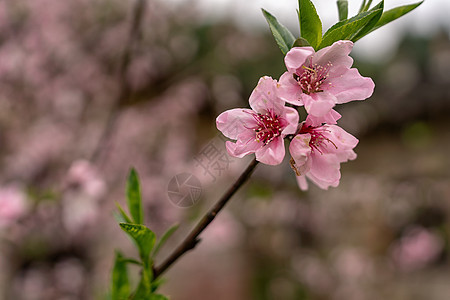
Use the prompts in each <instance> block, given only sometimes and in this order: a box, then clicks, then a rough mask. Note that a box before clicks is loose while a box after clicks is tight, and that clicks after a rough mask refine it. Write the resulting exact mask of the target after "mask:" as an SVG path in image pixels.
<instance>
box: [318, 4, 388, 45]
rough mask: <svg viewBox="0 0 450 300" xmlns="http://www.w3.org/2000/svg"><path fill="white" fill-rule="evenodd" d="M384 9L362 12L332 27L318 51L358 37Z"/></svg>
mask: <svg viewBox="0 0 450 300" xmlns="http://www.w3.org/2000/svg"><path fill="white" fill-rule="evenodd" d="M380 10H381V11H382V9H377V10H374V11H367V12H362V13H360V14H358V15H356V16H354V17H353V18H350V19H348V20H344V21H341V22H338V23H336V24H334V25H333V26H331V28H330V29H328V30H327V32H326V33H325V34H324V36H323V39H322V42H321V43H320V46H319V48H318V49H322V48H324V47H327V46H330V45H331V44H333V43H334V42H336V41H339V40H350V39H351V38H352V37H353V36H354V35H356V34H357V33H358V32H359V31H360V30H361V29H362V28H363V27H364V26H366V24H367V23H369V22H370V20H371V19H372V18H373V17H374V16H375V15H376V14H378V13H379V12H380Z"/></svg>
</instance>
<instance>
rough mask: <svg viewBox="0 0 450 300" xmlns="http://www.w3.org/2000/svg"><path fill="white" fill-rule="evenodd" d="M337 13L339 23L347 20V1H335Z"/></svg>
mask: <svg viewBox="0 0 450 300" xmlns="http://www.w3.org/2000/svg"><path fill="white" fill-rule="evenodd" d="M336 4H337V7H338V13H339V21H343V20H347V18H348V1H347V0H337V1H336Z"/></svg>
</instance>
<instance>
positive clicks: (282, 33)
mask: <svg viewBox="0 0 450 300" xmlns="http://www.w3.org/2000/svg"><path fill="white" fill-rule="evenodd" d="M261 10H262V12H263V14H264V17H265V18H266V20H267V23H269V27H270V31H271V32H272V35H273V37H274V38H275V41H276V42H277V45H278V47H279V48H280V50H281V52H282V53H283V55H286V53H288V51H289V50H290V49H291V47H292V45H293V44H294V41H295V38H294V36H293V35H292V33H291V32H290V31H289V29H287V28H286V27H284V26H283V25H282V24H281V23H280V22H278V20H277V19H276V18H275V17H274V16H272V15H271V14H270V13H269V12H268V11H266V10H265V9H261Z"/></svg>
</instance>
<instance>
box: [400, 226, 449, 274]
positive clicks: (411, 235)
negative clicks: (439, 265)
mask: <svg viewBox="0 0 450 300" xmlns="http://www.w3.org/2000/svg"><path fill="white" fill-rule="evenodd" d="M443 246H444V245H443V241H442V240H441V239H440V238H439V237H438V236H437V235H436V234H434V233H433V232H431V231H429V230H427V229H425V228H422V227H414V228H412V229H410V230H409V231H408V232H407V233H406V234H405V235H404V236H403V237H402V238H401V239H400V241H399V242H397V243H396V244H394V245H393V247H392V257H393V259H394V261H395V263H396V264H397V265H398V266H399V267H400V268H401V269H402V270H405V271H410V270H416V269H420V268H423V267H425V266H426V265H427V264H429V263H431V262H432V261H434V260H435V259H436V258H437V256H438V255H439V253H441V251H442V248H443Z"/></svg>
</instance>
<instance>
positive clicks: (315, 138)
mask: <svg viewBox="0 0 450 300" xmlns="http://www.w3.org/2000/svg"><path fill="white" fill-rule="evenodd" d="M326 132H330V131H329V130H327V129H326V128H324V127H323V126H317V127H313V126H305V125H303V126H302V129H300V133H309V134H310V135H311V140H310V141H309V147H311V151H312V152H313V153H314V152H315V151H317V152H319V153H320V154H324V153H326V152H328V151H327V145H328V144H331V145H333V146H334V147H335V148H336V149H337V148H338V147H337V146H336V144H335V143H334V142H333V141H332V140H330V139H329V138H327V137H326V136H325V135H324V134H325V133H326Z"/></svg>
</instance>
